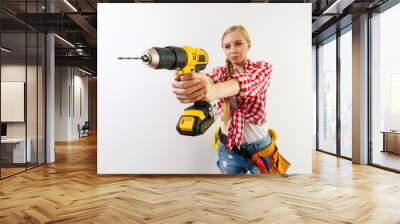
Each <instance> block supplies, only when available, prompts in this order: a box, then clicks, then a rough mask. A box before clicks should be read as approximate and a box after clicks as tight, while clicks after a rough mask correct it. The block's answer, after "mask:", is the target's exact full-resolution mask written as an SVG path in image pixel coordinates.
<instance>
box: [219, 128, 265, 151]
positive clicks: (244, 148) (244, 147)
mask: <svg viewBox="0 0 400 224" xmlns="http://www.w3.org/2000/svg"><path fill="white" fill-rule="evenodd" d="M219 139H220V141H221V142H222V143H223V144H224V145H225V144H226V140H227V139H228V136H226V135H224V134H223V133H222V131H221V130H219ZM254 144H257V143H252V144H248V145H241V146H240V148H238V147H237V146H236V145H234V146H233V147H232V152H234V153H237V154H239V155H241V156H243V157H245V158H251V156H252V155H253V154H255V153H258V152H259V151H261V150H263V149H264V148H265V147H261V148H259V149H258V150H257V151H254V150H252V151H254V152H249V150H248V148H250V147H252V148H255V145H254Z"/></svg>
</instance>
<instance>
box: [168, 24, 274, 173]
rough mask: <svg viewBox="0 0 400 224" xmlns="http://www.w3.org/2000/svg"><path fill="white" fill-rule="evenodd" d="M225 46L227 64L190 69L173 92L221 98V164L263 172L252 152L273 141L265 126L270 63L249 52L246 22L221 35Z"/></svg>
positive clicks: (187, 97)
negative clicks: (209, 69) (208, 69)
mask: <svg viewBox="0 0 400 224" xmlns="http://www.w3.org/2000/svg"><path fill="white" fill-rule="evenodd" d="M221 46H222V48H223V50H224V53H225V55H226V65H225V66H221V67H217V68H214V69H213V70H212V72H211V73H210V74H205V73H192V74H191V75H185V76H181V78H180V80H174V82H173V83H172V86H173V88H174V89H173V92H174V93H175V94H176V96H177V99H178V100H180V101H181V102H182V103H193V102H195V101H198V100H206V101H212V100H214V99H219V100H218V103H217V111H218V113H217V114H218V115H219V117H220V118H221V120H222V121H223V124H222V127H221V131H220V133H219V137H220V142H219V148H218V161H217V165H218V167H219V169H220V170H221V171H222V172H223V173H227V174H243V173H247V172H250V173H255V174H259V173H260V170H259V168H258V167H257V166H255V165H254V164H253V162H252V160H251V156H252V155H253V154H255V153H257V152H259V151H261V150H262V149H264V148H266V147H267V146H268V145H269V144H270V143H271V137H270V135H269V134H268V128H267V127H266V111H265V104H266V91H267V89H268V86H269V82H270V75H271V71H272V67H271V65H270V64H268V63H266V62H264V61H257V62H252V61H250V60H249V59H248V58H247V53H248V51H249V49H250V46H251V42H250V38H249V34H248V32H247V31H246V29H245V28H244V27H243V26H240V25H239V26H232V27H229V28H228V29H227V30H226V31H225V32H224V34H223V36H222V41H221Z"/></svg>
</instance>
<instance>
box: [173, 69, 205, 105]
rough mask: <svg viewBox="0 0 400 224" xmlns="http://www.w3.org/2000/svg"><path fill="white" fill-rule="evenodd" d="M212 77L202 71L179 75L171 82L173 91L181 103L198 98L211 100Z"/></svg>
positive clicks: (197, 99)
mask: <svg viewBox="0 0 400 224" xmlns="http://www.w3.org/2000/svg"><path fill="white" fill-rule="evenodd" d="M212 82H213V81H212V79H211V78H210V77H208V76H207V75H206V74H203V73H191V74H186V75H182V76H180V80H174V81H173V82H172V87H173V92H174V93H175V95H176V98H177V99H178V100H179V101H180V102H182V103H193V102H196V101H199V100H211V99H210V93H212V92H213V91H212Z"/></svg>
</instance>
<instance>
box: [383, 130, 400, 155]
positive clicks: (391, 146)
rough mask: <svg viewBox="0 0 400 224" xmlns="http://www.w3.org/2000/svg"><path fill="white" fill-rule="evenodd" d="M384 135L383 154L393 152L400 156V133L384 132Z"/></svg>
mask: <svg viewBox="0 0 400 224" xmlns="http://www.w3.org/2000/svg"><path fill="white" fill-rule="evenodd" d="M382 133H383V152H393V153H397V154H400V132H399V131H396V132H394V131H384V132H382Z"/></svg>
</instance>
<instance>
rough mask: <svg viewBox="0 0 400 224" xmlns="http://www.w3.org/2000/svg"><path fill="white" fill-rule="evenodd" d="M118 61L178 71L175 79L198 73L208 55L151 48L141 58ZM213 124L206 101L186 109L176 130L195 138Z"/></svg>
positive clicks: (186, 49)
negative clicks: (138, 62)
mask: <svg viewBox="0 0 400 224" xmlns="http://www.w3.org/2000/svg"><path fill="white" fill-rule="evenodd" d="M118 59H136V60H142V61H143V62H144V63H145V64H146V65H147V66H149V67H151V68H154V69H169V70H178V71H177V72H176V75H177V78H179V77H180V76H181V75H187V74H190V73H191V72H199V71H201V70H203V69H205V68H206V66H207V64H208V54H207V52H206V51H204V50H203V49H200V48H192V47H189V46H182V47H173V46H169V47H152V48H150V49H148V50H147V51H146V52H145V53H144V54H143V56H141V57H119V58H118ZM213 122H214V114H213V109H212V106H211V104H210V103H208V102H207V101H197V102H195V103H194V104H193V105H192V106H190V107H188V108H186V109H185V110H184V112H183V114H182V115H181V116H180V118H179V122H178V124H177V125H176V130H177V131H178V132H179V133H180V134H181V135H189V136H197V135H201V134H203V133H204V132H206V131H207V129H208V128H209V127H210V126H211V125H212V124H213Z"/></svg>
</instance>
